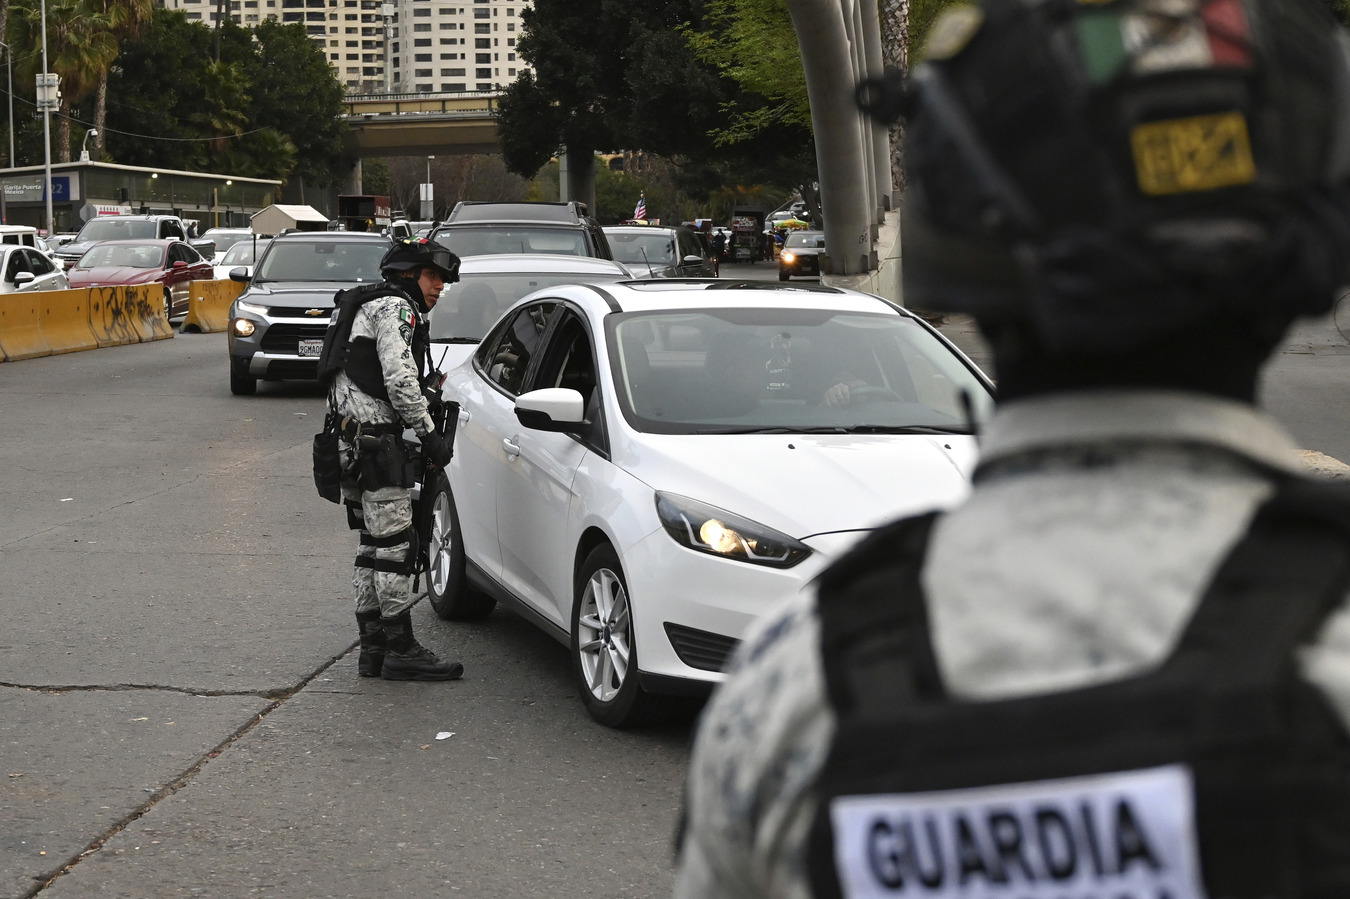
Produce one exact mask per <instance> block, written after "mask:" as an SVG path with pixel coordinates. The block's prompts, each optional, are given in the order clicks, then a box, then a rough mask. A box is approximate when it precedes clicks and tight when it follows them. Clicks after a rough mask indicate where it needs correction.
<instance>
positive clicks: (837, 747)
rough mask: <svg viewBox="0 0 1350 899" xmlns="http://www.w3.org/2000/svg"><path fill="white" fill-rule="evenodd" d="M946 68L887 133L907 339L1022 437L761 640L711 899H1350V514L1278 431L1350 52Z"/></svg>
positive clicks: (693, 769) (958, 45)
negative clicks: (1262, 398)
mask: <svg viewBox="0 0 1350 899" xmlns="http://www.w3.org/2000/svg"><path fill="white" fill-rule="evenodd" d="M924 47H925V54H926V57H927V58H926V59H925V60H924V62H923V64H922V65H920V66H917V67H916V68H915V69H914V70H913V71H911V72H910V73H909V77H908V83H907V84H904V85H900V84H899V83H898V79H894V78H887V79H886V80H885V81H884V82H882V83H876V82H873V83H870V84H868V85H867V89H866V90H864V91H863V92H861V94H860V99H861V101H862V102H863V103H864V105H866V106H868V107H870V108H871V109H872V110H873V111H876V112H878V113H885V112H886V111H887V110H889V113H890V114H891V115H894V114H899V113H903V114H904V116H905V168H906V174H907V180H908V189H907V194H906V197H905V208H904V213H903V214H904V220H903V230H904V234H905V264H904V272H903V276H904V279H905V284H904V286H905V299H906V300H907V302H910V303H913V304H915V305H918V306H921V307H923V308H928V309H938V310H952V311H957V312H962V313H966V314H969V315H971V316H973V317H974V318H975V320H976V322H977V323H978V325H979V327H980V330H981V332H982V334H983V335H984V337H985V338H986V340H987V341H988V343H989V345H990V348H991V350H992V353H993V359H994V366H995V368H996V370H997V374H998V379H999V380H998V389H999V397H998V409H997V411H996V412H995V414H994V415H993V417H992V418H991V420H990V421H989V423H988V425H987V426H986V427H985V428H984V431H983V434H982V437H981V446H980V462H979V465H978V467H977V468H976V470H975V472H974V476H973V489H972V492H971V495H970V497H969V498H968V499H967V500H966V501H965V502H964V503H962V504H961V505H960V506H959V507H957V508H955V509H952V510H949V511H945V512H943V513H941V514H936V513H934V514H932V515H925V516H918V517H916V518H911V519H906V520H904V521H901V522H897V523H895V524H892V525H890V526H888V527H886V528H882V529H879V530H878V531H877V532H876V533H874V534H872V535H871V536H869V537H868V538H867V539H865V540H864V541H863V542H862V543H861V544H860V545H859V546H858V547H857V548H855V549H854V550H853V551H852V552H851V553H850V554H849V555H847V556H845V557H844V558H842V559H840V560H839V561H837V562H835V563H834V564H833V565H832V566H830V567H829V568H828V569H827V570H826V571H825V572H824V573H823V574H822V575H821V577H820V579H819V582H818V593H817V595H814V596H803V597H801V598H794V599H793V600H792V601H790V603H789V607H788V608H786V609H783V610H780V611H779V612H778V613H777V614H774V615H771V616H767V617H766V618H765V619H763V620H761V621H759V622H757V624H756V626H755V627H754V628H752V630H751V632H750V633H748V634H747V635H746V639H745V641H744V642H743V643H742V644H741V646H740V647H739V648H738V649H737V651H736V653H735V654H734V656H733V658H732V661H731V665H730V671H729V673H728V676H727V680H726V682H725V683H723V684H722V685H721V686H719V687H718V689H717V691H716V692H715V693H714V695H713V697H712V700H711V701H710V703H709V705H708V707H707V709H706V710H705V711H704V713H703V718H702V720H701V722H700V724H699V728H698V734H697V737H696V740H695V744H694V750H693V755H692V758H691V761H690V769H689V780H688V791H687V794H686V808H685V820H684V826H683V829H682V833H683V837H682V845H681V849H680V859H679V871H678V874H677V881H676V889H675V895H676V896H677V897H680V899H732V897H735V899H748V897H773V899H813V897H814V899H823V897H827V896H840V895H842V896H846V897H859V896H893V897H928V899H959V897H974V896H978V897H986V899H989V897H1009V899H1011V897H1016V899H1064V897H1076V899H1081V897H1089V896H1091V897H1106V896H1110V897H1113V899H1114V897H1126V896H1128V897H1132V899H1134V897H1143V896H1148V897H1152V899H1156V897H1163V896H1167V897H1171V899H1182V897H1188V899H1195V897H1203V896H1205V895H1208V896H1210V897H1218V896H1222V897H1225V899H1253V897H1275V896H1280V897H1284V899H1291V897H1295V896H1298V897H1302V899H1311V897H1335V896H1350V838H1347V830H1348V829H1350V828H1347V822H1350V814H1347V813H1348V812H1350V781H1347V779H1346V777H1345V773H1344V772H1345V771H1346V770H1350V752H1348V751H1347V747H1350V742H1347V733H1348V732H1350V601H1348V600H1347V595H1346V593H1347V591H1346V583H1347V574H1346V568H1345V562H1344V561H1343V560H1344V558H1345V553H1346V534H1345V530H1346V524H1345V514H1346V509H1347V506H1350V503H1348V502H1347V498H1346V497H1345V496H1344V495H1341V494H1338V493H1337V492H1336V491H1334V490H1333V489H1332V488H1331V487H1329V486H1327V485H1322V484H1317V483H1314V482H1311V481H1310V480H1309V479H1308V477H1307V475H1306V473H1305V472H1303V471H1302V470H1301V468H1302V467H1301V465H1300V464H1299V461H1298V458H1297V455H1296V452H1295V446H1296V444H1294V443H1293V441H1292V440H1291V439H1290V437H1289V436H1288V435H1287V434H1286V433H1285V432H1284V431H1283V429H1282V428H1281V427H1280V426H1279V425H1278V424H1277V423H1276V422H1275V421H1274V420H1273V419H1271V418H1270V417H1268V416H1267V415H1265V414H1263V413H1262V412H1261V411H1259V410H1257V409H1256V408H1255V395H1256V386H1257V380H1258V375H1259V372H1260V368H1261V365H1262V363H1263V362H1264V361H1265V359H1266V358H1267V357H1268V356H1269V354H1270V353H1271V352H1272V351H1274V349H1275V348H1276V347H1277V346H1278V345H1279V342H1280V340H1281V338H1282V335H1283V334H1284V332H1285V330H1286V329H1287V328H1288V327H1289V325H1290V324H1291V323H1292V322H1293V321H1294V320H1295V319H1296V318H1297V317H1299V316H1306V315H1318V314H1324V313H1326V312H1327V311H1329V310H1330V309H1331V308H1332V305H1333V303H1334V302H1335V300H1336V296H1337V294H1338V292H1339V285H1341V284H1345V283H1347V281H1346V277H1347V274H1350V272H1348V271H1347V261H1348V259H1347V257H1348V256H1350V59H1348V58H1347V48H1350V39H1348V37H1347V35H1346V34H1345V33H1344V32H1343V30H1342V29H1340V28H1339V27H1338V26H1337V25H1336V24H1335V23H1334V22H1333V21H1332V19H1331V16H1330V14H1329V13H1328V11H1327V10H1326V9H1325V8H1324V5H1323V4H1321V3H1319V2H1316V0H1076V2H1074V0H1064V2H1058V0H982V2H980V3H979V4H978V5H976V4H961V5H958V6H955V7H953V8H952V9H950V10H949V11H947V12H946V13H944V18H941V19H939V20H938V22H937V23H935V24H934V26H933V28H932V30H931V32H930V33H929V36H928V37H927V39H926V41H925V44H924ZM1323 516H1324V517H1323ZM1334 528H1339V532H1338V531H1337V530H1334ZM1273 547H1278V553H1277V552H1276V551H1275V549H1273ZM1318 547H1324V548H1323V549H1318ZM1308 560H1314V561H1316V562H1317V564H1315V565H1314V564H1307V562H1308ZM1328 560H1330V563H1328ZM1275 562H1279V563H1280V564H1275ZM1216 572H1217V574H1216ZM1300 584H1302V586H1299V585H1300ZM1314 602H1315V603H1316V605H1315V606H1314ZM1313 608H1315V609H1316V611H1315V612H1313V611H1310V609H1313ZM1235 636H1238V637H1240V638H1241V640H1243V641H1248V642H1241V643H1239V644H1238V645H1241V646H1242V647H1244V648H1247V649H1250V651H1249V652H1233V651H1231V649H1232V647H1233V646H1234V643H1233V642H1232V641H1233V638H1234V637H1235ZM1216 672H1217V673H1218V676H1216ZM1183 677H1187V678H1191V677H1193V678H1195V680H1194V681H1183V680H1182V678H1183ZM1265 677H1270V678H1271V680H1270V681H1269V683H1272V684H1278V688H1277V689H1276V690H1273V691H1272V692H1271V693H1269V694H1268V693H1266V692H1264V690H1265V689H1266V683H1267V682H1266V681H1264V680H1261V678H1265ZM1168 678H1173V680H1171V681H1169V680H1167V679H1168ZM1197 683H1198V684H1203V686H1202V687H1199V688H1196V687H1195V684H1197ZM1175 684H1183V685H1184V687H1185V689H1181V688H1177V689H1174V690H1173V692H1170V693H1168V692H1167V688H1168V685H1175ZM1258 687H1259V689H1258ZM1221 691H1230V692H1221ZM1280 691H1284V692H1280ZM1238 695H1240V696H1242V700H1241V701H1240V702H1239V701H1234V699H1233V698H1232V697H1233V696H1238ZM1257 695H1259V696H1261V697H1262V700H1261V701H1260V702H1258V701H1257V700H1256V699H1254V698H1252V697H1253V696H1257ZM1178 696H1185V697H1187V698H1188V701H1193V702H1195V703H1196V705H1195V707H1194V708H1196V709H1199V710H1200V711H1199V713H1198V714H1196V715H1195V717H1186V715H1190V714H1193V713H1192V712H1191V711H1190V709H1188V710H1187V711H1186V713H1185V714H1183V713H1182V712H1181V711H1179V709H1180V708H1181V703H1180V702H1179V701H1175V702H1174V701H1173V700H1175V698H1176V697H1178ZM1272 696H1279V697H1296V698H1297V700H1296V701H1291V702H1287V703H1286V702H1280V701H1275V700H1273V699H1271V698H1270V697H1272ZM1214 697H1221V698H1220V699H1215V698H1214ZM1130 702H1133V703H1134V704H1133V705H1130V704H1129V703H1130ZM1262 702H1268V703H1269V704H1268V705H1263V704H1261V703H1262ZM1257 709H1261V710H1262V711H1260V712H1258V711H1257ZM1277 710H1278V711H1277ZM1178 721H1181V722H1184V724H1178V723H1176V722H1178ZM1164 722H1165V723H1164ZM1197 722H1203V724H1198V723H1197ZM1188 727H1189V728H1191V729H1190V730H1186V731H1185V735H1184V736H1178V733H1179V732H1181V731H1182V730H1183V729H1184V728H1188ZM1168 728H1172V729H1168ZM1242 728H1250V730H1242ZM1258 728H1269V729H1268V730H1267V731H1263V732H1262V734H1263V737H1262V739H1263V740H1266V741H1268V742H1261V743H1260V744H1259V745H1261V747H1262V752H1263V753H1264V754H1263V755H1261V758H1262V759H1263V761H1262V762H1261V763H1259V764H1234V763H1233V757H1232V756H1227V755H1225V754H1224V753H1228V752H1237V751H1238V750H1237V749H1235V748H1234V747H1237V746H1239V745H1241V746H1242V747H1243V749H1242V751H1247V747H1249V746H1251V745H1256V744H1257V742H1258V741H1257V738H1255V737H1253V736H1250V734H1251V733H1253V732H1255V731H1256V730H1257V729H1258ZM1234 734H1242V736H1241V737H1236V736H1234ZM1201 740H1214V741H1216V742H1205V743H1202V742H1200V741H1201ZM1169 741H1170V742H1169ZM1192 741H1194V742H1192ZM1224 741H1227V742H1224ZM1242 741H1250V743H1244V742H1242ZM1277 745H1278V747H1279V748H1278V750H1277V749H1275V748H1273V747H1275V746H1277ZM1160 746H1161V747H1162V748H1159V747H1160ZM1197 746H1199V747H1202V749H1196V747H1197ZM1180 747H1184V749H1183V748H1180ZM1090 753H1091V754H1092V756H1091V758H1090V759H1089V754H1090ZM1300 753H1307V754H1308V755H1307V756H1304V755H1300ZM1312 756H1315V757H1317V758H1318V759H1319V760H1322V761H1319V762H1318V763H1317V764H1325V765H1326V766H1327V770H1328V771H1329V772H1332V773H1329V775H1328V780H1327V781H1319V782H1317V783H1315V784H1314V783H1312V782H1308V783H1305V782H1304V781H1303V780H1301V779H1300V778H1302V777H1305V776H1307V775H1308V774H1309V773H1310V772H1311V771H1312V769H1313V768H1314V765H1313V764H1312V763H1310V762H1308V763H1303V762H1305V761H1306V759H1307V758H1308V757H1312ZM1090 765H1091V766H1096V767H1089V766H1090ZM1206 766H1210V767H1206ZM1230 766H1231V767H1230ZM1285 766H1288V767H1285ZM1028 772H1031V773H1028ZM1202 774H1203V775H1205V776H1203V777H1202V776H1201V775H1202ZM1146 781H1147V784H1148V786H1147V787H1145V786H1143V785H1144V784H1145V782H1146ZM1150 791H1156V792H1150ZM1252 796H1259V797H1260V799H1259V801H1251V797H1252ZM1314 796H1315V797H1316V801H1315V802H1314V801H1313V800H1312V798H1311V797H1314ZM1099 800H1100V801H1102V802H1103V803H1107V802H1109V803H1110V807H1111V808H1112V809H1113V810H1114V811H1115V813H1116V819H1115V820H1116V823H1121V822H1124V821H1126V820H1128V821H1129V826H1128V827H1121V828H1120V829H1118V830H1116V831H1115V832H1114V834H1112V835H1109V836H1108V838H1107V839H1105V840H1104V841H1103V840H1099V839H1098V836H1099V833H1100V832H1098V831H1095V830H1093V829H1092V826H1091V825H1092V823H1093V821H1094V820H1096V819H1094V818H1093V817H1092V816H1093V815H1096V814H1098V813H1097V811H1096V810H1097V809H1099V808H1105V807H1107V806H1106V805H1105V804H1103V805H1094V804H1093V803H1097V802H1098V801H1099ZM1069 808H1072V809H1073V810H1074V812H1073V814H1074V815H1075V816H1076V817H1074V818H1073V821H1074V822H1075V823H1074V825H1073V826H1072V828H1070V827H1069V826H1068V825H1067V824H1065V822H1067V821H1069V820H1070V818H1069V816H1068V815H1067V813H1066V812H1065V810H1066V809H1069ZM1137 810H1142V811H1143V814H1142V815H1136V811H1137ZM1127 813H1128V818H1127ZM1149 816H1153V817H1149ZM1145 820H1147V824H1143V823H1140V825H1139V827H1134V824H1135V823H1137V822H1143V821H1145ZM1052 822H1059V823H1061V824H1065V826H1064V827H1062V828H1060V829H1059V830H1055V828H1054V827H1052V826H1051V824H1052ZM1155 822H1156V823H1157V824H1158V826H1157V827H1156V828H1155V826H1154V825H1155ZM1163 825H1174V826H1163ZM1126 837H1127V838H1126ZM1145 837H1147V838H1148V840H1147V841H1146V839H1145ZM1103 847H1106V848H1105V849H1103ZM1094 853H1098V854H1097V855H1095V856H1094ZM1104 856H1109V857H1110V858H1111V859H1112V860H1113V861H1112V862H1110V863H1103V862H1102V858H1103V857H1104ZM1127 859H1128V863H1127V861H1126V860H1127ZM1116 861H1118V862H1119V864H1116ZM1197 867H1198V868H1199V870H1196V869H1197ZM1070 868H1072V869H1073V870H1069V869H1070ZM1276 881H1278V882H1276Z"/></svg>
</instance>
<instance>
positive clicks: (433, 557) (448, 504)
mask: <svg viewBox="0 0 1350 899" xmlns="http://www.w3.org/2000/svg"><path fill="white" fill-rule="evenodd" d="M428 514H429V515H430V519H431V527H430V534H429V536H428V538H427V599H428V600H429V601H430V602H431V607H432V608H433V609H435V610H436V614H437V615H439V616H440V617H441V618H444V619H446V620H447V621H476V620H478V619H480V618H486V617H487V616H488V615H489V614H491V613H492V610H493V609H494V608H496V606H497V601H496V600H495V599H493V598H492V597H491V596H488V595H487V594H486V593H484V592H483V591H481V590H479V589H478V588H476V587H474V586H473V585H472V584H470V583H469V576H468V573H467V565H466V562H465V559H464V541H463V538H462V537H461V535H460V530H459V513H458V512H457V511H456V510H455V497H454V494H452V493H451V492H450V482H449V481H448V480H447V479H446V477H445V473H444V472H441V473H440V474H438V475H436V481H435V486H434V487H433V488H432V493H431V506H430V509H429V510H428Z"/></svg>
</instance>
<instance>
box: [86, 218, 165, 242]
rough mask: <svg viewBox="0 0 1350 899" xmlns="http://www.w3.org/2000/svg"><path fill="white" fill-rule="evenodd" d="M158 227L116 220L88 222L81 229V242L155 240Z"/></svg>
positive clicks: (106, 219)
mask: <svg viewBox="0 0 1350 899" xmlns="http://www.w3.org/2000/svg"><path fill="white" fill-rule="evenodd" d="M155 230H156V225H155V223H154V222H146V221H132V222H127V221H119V220H117V219H115V218H105V219H94V220H92V221H89V222H86V223H85V226H84V227H83V228H81V229H80V235H79V241H80V243H84V242H85V241H88V240H137V239H140V238H147V237H148V238H154V237H155V236H156V234H155Z"/></svg>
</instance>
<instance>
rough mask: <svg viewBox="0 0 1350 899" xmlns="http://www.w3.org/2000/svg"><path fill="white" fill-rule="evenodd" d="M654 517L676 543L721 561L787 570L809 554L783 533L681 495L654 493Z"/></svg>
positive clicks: (805, 547)
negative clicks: (658, 518)
mask: <svg viewBox="0 0 1350 899" xmlns="http://www.w3.org/2000/svg"><path fill="white" fill-rule="evenodd" d="M656 514H657V515H658V516H659V517H660V519H661V524H662V525H663V526H664V527H665V529H666V533H667V534H669V535H670V536H671V538H672V539H674V541H675V542H676V543H678V544H680V545H681V546H685V547H688V548H689V549H693V550H697V551H699V552H705V553H708V554H709V555H714V556H720V557H722V558H723V559H734V560H736V561H739V562H751V563H753V564H755V565H767V566H769V567H771V568H791V567H792V566H793V565H796V564H797V563H798V562H800V561H801V560H802V559H805V558H806V557H807V556H809V555H811V548H810V547H809V546H807V545H806V544H804V543H802V542H800V541H798V540H794V539H793V538H791V537H789V536H788V535H787V534H784V533H781V532H779V531H775V530H774V529H773V528H770V527H766V526H765V525H762V524H759V523H757V522H754V521H751V520H750V519H748V518H742V517H741V516H739V515H734V514H732V513H731V512H728V511H726V510H725V509H719V508H717V507H716V506H710V505H708V504H707V503H701V502H699V501H698V500H693V499H689V498H688V497H685V496H676V495H675V494H673V493H658V494H656Z"/></svg>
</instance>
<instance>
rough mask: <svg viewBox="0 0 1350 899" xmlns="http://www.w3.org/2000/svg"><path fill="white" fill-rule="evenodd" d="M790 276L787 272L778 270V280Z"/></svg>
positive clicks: (784, 279)
mask: <svg viewBox="0 0 1350 899" xmlns="http://www.w3.org/2000/svg"><path fill="white" fill-rule="evenodd" d="M791 277H792V276H791V275H789V274H788V273H787V272H783V271H780V272H779V273H778V280H779V281H786V280H787V279H788V278H791Z"/></svg>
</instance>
